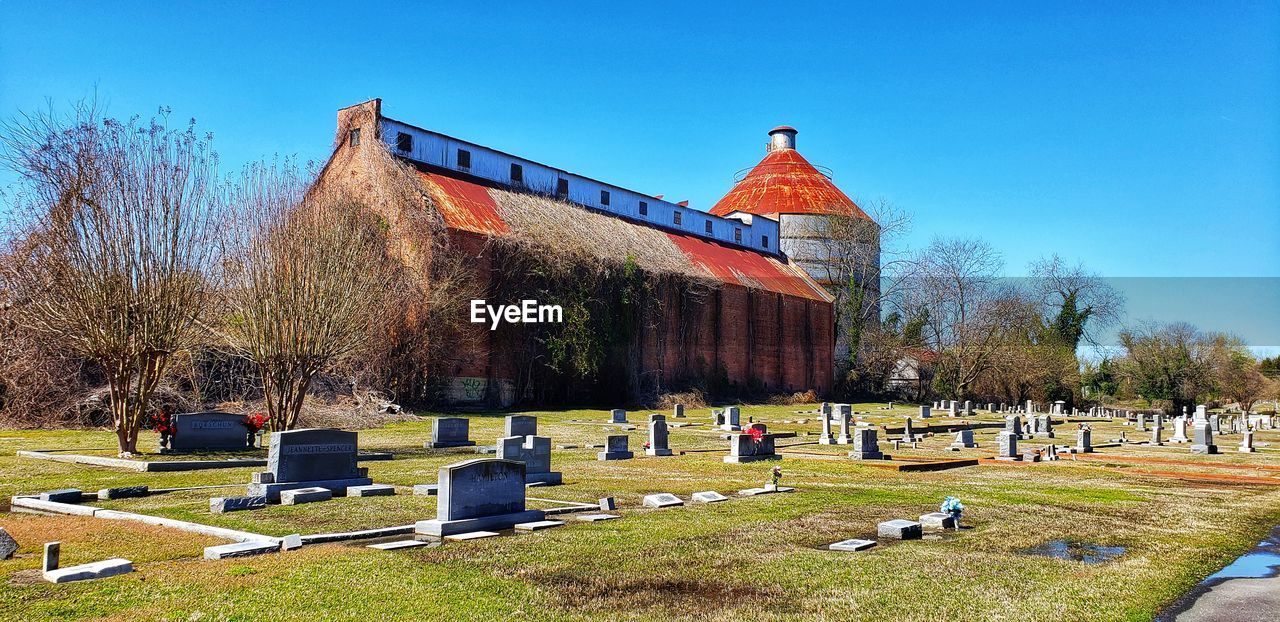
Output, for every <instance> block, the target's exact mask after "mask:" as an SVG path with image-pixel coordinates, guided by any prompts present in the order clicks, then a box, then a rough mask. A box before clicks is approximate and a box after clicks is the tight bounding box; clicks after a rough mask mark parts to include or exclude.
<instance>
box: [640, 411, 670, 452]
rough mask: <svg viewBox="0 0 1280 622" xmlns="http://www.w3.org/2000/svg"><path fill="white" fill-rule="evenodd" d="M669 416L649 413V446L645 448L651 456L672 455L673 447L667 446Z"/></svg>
mask: <svg viewBox="0 0 1280 622" xmlns="http://www.w3.org/2000/svg"><path fill="white" fill-rule="evenodd" d="M668 437H669V433H668V432H667V418H666V417H663V416H662V415H649V447H648V449H645V450H644V453H645V455H649V456H670V455H671V448H670V447H668V446H667V441H668Z"/></svg>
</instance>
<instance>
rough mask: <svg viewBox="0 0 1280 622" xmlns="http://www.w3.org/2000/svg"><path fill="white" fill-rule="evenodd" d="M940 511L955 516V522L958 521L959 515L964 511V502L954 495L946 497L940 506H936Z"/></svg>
mask: <svg viewBox="0 0 1280 622" xmlns="http://www.w3.org/2000/svg"><path fill="white" fill-rule="evenodd" d="M938 509H939V511H941V512H946V513H947V514H950V515H952V516H954V517H955V519H956V522H957V523H958V522H960V515H961V514H963V513H964V504H963V503H960V500H959V499H957V498H955V497H947V498H946V499H945V500H943V502H942V506H941V507H940V508H938Z"/></svg>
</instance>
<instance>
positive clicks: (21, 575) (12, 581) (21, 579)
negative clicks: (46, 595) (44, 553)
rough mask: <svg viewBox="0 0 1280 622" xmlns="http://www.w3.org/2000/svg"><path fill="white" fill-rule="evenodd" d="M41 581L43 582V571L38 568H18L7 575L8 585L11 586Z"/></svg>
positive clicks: (28, 584) (21, 585)
mask: <svg viewBox="0 0 1280 622" xmlns="http://www.w3.org/2000/svg"><path fill="white" fill-rule="evenodd" d="M41 583H44V573H42V572H41V571H40V570H39V569H38V568H37V569H34V570H19V571H17V572H15V573H13V574H11V575H9V585H11V586H13V587H30V586H32V585H40V584H41Z"/></svg>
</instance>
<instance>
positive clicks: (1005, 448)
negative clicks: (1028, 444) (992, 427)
mask: <svg viewBox="0 0 1280 622" xmlns="http://www.w3.org/2000/svg"><path fill="white" fill-rule="evenodd" d="M996 439H997V442H998V443H999V447H1000V450H999V453H997V454H996V460H1010V461H1016V460H1021V459H1022V456H1019V455H1018V435H1017V434H1014V433H1013V432H1010V431H1008V430H1005V431H1003V432H1000V433H999V434H998V435H997V436H996Z"/></svg>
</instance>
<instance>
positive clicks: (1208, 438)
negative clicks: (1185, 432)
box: [1191, 421, 1218, 454]
mask: <svg viewBox="0 0 1280 622" xmlns="http://www.w3.org/2000/svg"><path fill="white" fill-rule="evenodd" d="M1195 435H1196V438H1195V442H1194V443H1192V445H1191V453H1193V454H1216V453H1218V446H1217V445H1214V444H1213V428H1212V426H1211V425H1210V423H1209V422H1207V421H1196V429H1195Z"/></svg>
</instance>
